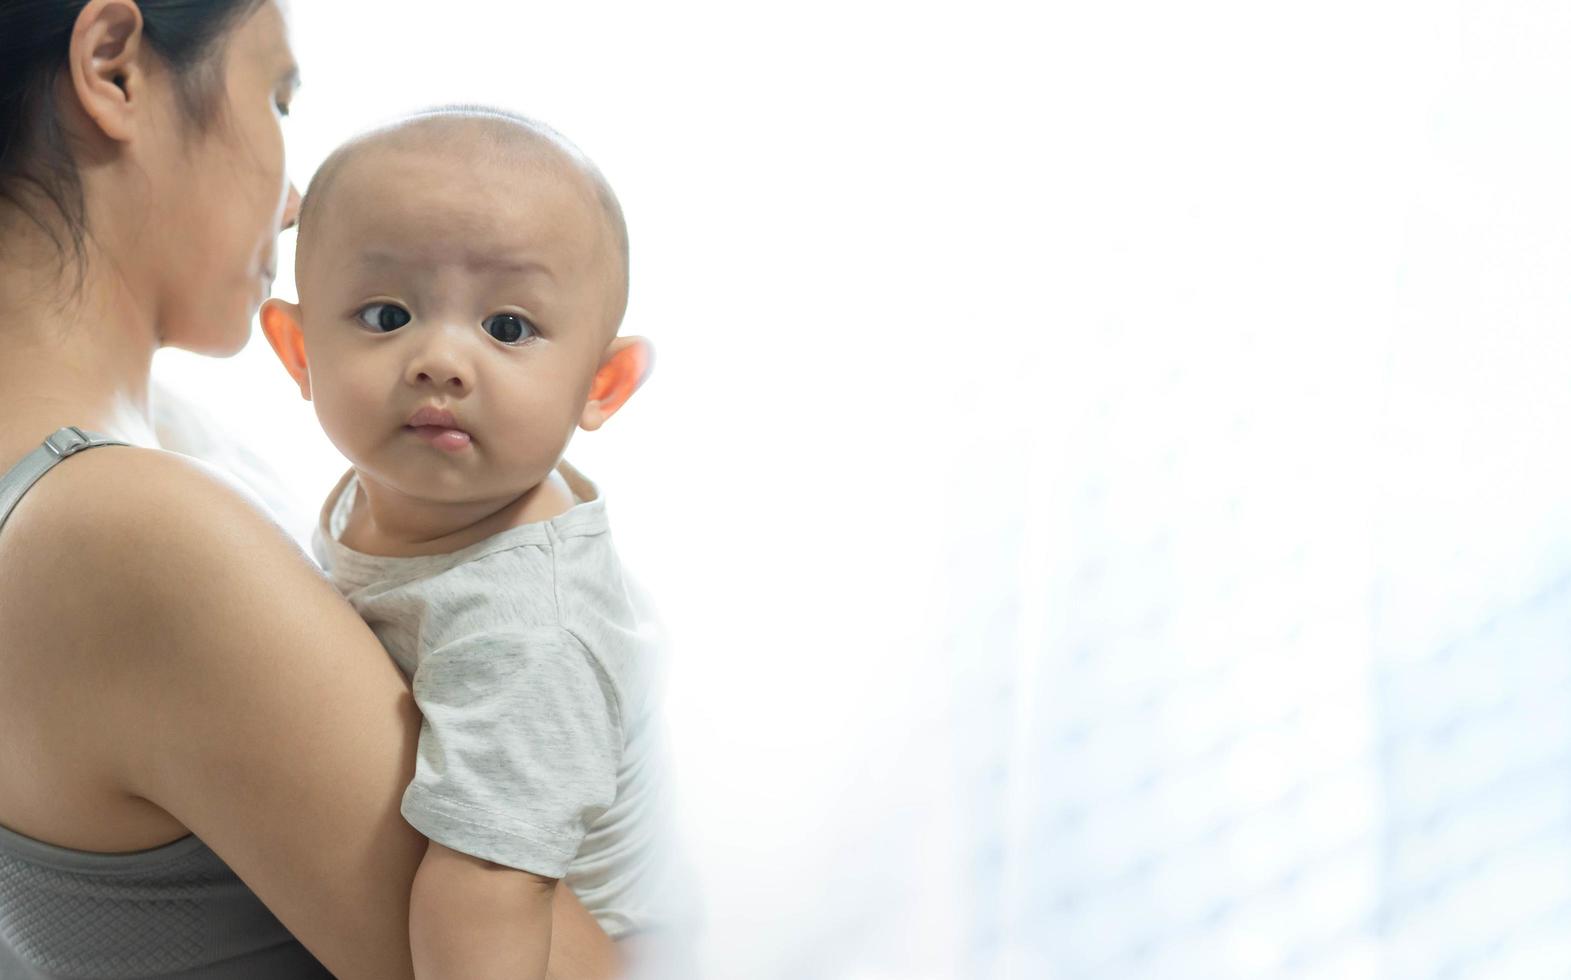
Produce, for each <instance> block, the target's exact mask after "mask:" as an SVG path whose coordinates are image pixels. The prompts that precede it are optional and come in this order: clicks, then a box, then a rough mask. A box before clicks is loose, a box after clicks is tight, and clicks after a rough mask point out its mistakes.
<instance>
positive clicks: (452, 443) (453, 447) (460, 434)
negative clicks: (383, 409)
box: [404, 425, 472, 452]
mask: <svg viewBox="0 0 1571 980" xmlns="http://www.w3.org/2000/svg"><path fill="white" fill-rule="evenodd" d="M404 431H405V432H412V433H414V434H415V435H416V436H419V437H420V438H421V439H424V440H425V441H426V442H428V443H430V444H431V445H433V446H435V447H436V448H437V449H442V450H446V451H447V452H457V451H459V450H460V449H466V448H468V446H469V444H470V442H471V441H472V440H471V439H470V437H469V433H467V432H465V431H464V430H463V429H453V428H449V427H448V426H445V425H406V426H404Z"/></svg>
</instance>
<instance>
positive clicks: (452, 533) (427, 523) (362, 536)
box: [339, 470, 576, 558]
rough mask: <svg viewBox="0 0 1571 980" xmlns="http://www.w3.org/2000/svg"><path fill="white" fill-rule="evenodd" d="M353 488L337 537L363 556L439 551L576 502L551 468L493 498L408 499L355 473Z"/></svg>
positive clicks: (451, 549)
mask: <svg viewBox="0 0 1571 980" xmlns="http://www.w3.org/2000/svg"><path fill="white" fill-rule="evenodd" d="M355 475H356V481H355V482H356V483H357V485H358V489H357V490H356V492H355V501H354V507H353V509H352V510H351V511H350V514H349V520H348V521H347V522H346V523H345V524H344V531H343V534H342V535H340V538H339V540H340V541H342V542H343V544H344V546H345V547H347V548H352V549H354V550H355V551H359V552H361V553H363V554H367V555H382V556H384V557H389V558H408V557H413V556H416V555H444V554H448V553H450V552H454V551H458V550H460V549H462V548H467V547H469V546H470V545H472V544H474V543H475V542H477V541H483V540H484V539H486V538H489V537H490V536H491V535H493V534H498V533H500V532H502V531H505V530H507V529H508V528H511V527H518V526H519V525H522V524H533V523H535V522H536V521H548V520H550V519H551V518H553V517H556V516H558V515H561V514H565V513H566V512H567V511H568V510H570V509H571V508H572V506H573V504H574V503H575V502H576V501H575V500H574V498H573V491H572V489H571V488H570V487H569V486H568V484H567V481H566V480H565V479H563V478H562V475H561V474H560V473H558V472H557V471H556V470H552V471H551V473H550V474H549V475H548V476H547V477H546V478H545V479H544V480H542V481H540V483H538V484H536V485H535V486H533V487H530V488H529V489H528V490H525V491H524V492H523V493H521V494H518V495H516V496H512V497H504V498H500V499H495V500H475V501H465V502H463V503H456V504H452V503H444V502H441V501H434V500H423V499H420V498H416V497H410V496H407V495H404V494H401V493H398V492H397V491H395V490H393V489H392V488H390V487H385V486H382V485H381V484H379V483H377V482H376V481H375V480H372V479H368V478H367V477H366V476H365V474H363V473H361V472H360V471H359V470H356V471H355Z"/></svg>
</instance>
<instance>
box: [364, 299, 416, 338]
mask: <svg viewBox="0 0 1571 980" xmlns="http://www.w3.org/2000/svg"><path fill="white" fill-rule="evenodd" d="M355 316H356V317H358V318H359V320H360V322H361V323H363V324H365V325H366V326H368V327H370V328H371V329H372V330H379V331H381V332H382V333H388V332H391V331H393V330H397V329H398V328H399V327H401V326H403V325H405V324H406V323H408V322H409V321H410V320H411V319H413V317H411V316H410V315H409V311H408V310H406V309H404V308H403V307H402V306H398V305H397V304H394V303H372V304H371V305H370V306H367V307H366V308H365V309H363V310H361V311H360V312H359V313H357V314H355Z"/></svg>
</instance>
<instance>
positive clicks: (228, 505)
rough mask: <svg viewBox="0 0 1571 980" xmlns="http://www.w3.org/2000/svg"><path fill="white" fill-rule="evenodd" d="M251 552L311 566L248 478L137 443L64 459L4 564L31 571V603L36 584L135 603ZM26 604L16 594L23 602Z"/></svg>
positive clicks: (6, 538) (37, 495)
mask: <svg viewBox="0 0 1571 980" xmlns="http://www.w3.org/2000/svg"><path fill="white" fill-rule="evenodd" d="M242 555H243V556H245V557H244V559H243V560H245V561H248V562H253V563H262V564H263V565H264V566H268V567H271V566H276V565H280V564H291V563H294V562H295V561H297V560H299V561H305V562H309V559H306V558H305V557H304V555H303V553H301V552H300V550H299V547H298V546H297V545H296V544H295V543H294V541H293V539H292V538H290V537H289V535H288V533H287V532H286V531H285V530H284V529H283V528H282V527H281V526H279V524H278V523H277V521H276V520H274V519H273V518H272V516H271V515H270V514H269V513H268V511H267V509H266V506H265V505H264V504H263V503H262V502H261V501H260V500H259V499H258V498H257V497H256V496H255V494H254V493H253V492H252V491H250V490H249V489H248V488H246V487H245V486H244V485H243V484H241V483H240V482H239V481H237V480H235V479H234V478H233V477H230V476H228V475H227V474H225V473H224V472H223V471H222V470H219V469H218V468H217V467H214V466H212V465H211V464H208V463H205V462H203V461H201V460H199V459H196V458H194V457H190V456H186V455H183V454H180V453H173V452H168V451H165V450H162V449H148V448H143V447H137V446H102V447H98V448H95V449H89V450H84V451H81V452H78V453H76V454H75V455H74V456H71V457H69V458H67V459H65V460H62V461H61V462H60V463H58V464H56V465H55V467H54V468H53V469H51V470H50V471H49V472H48V473H47V474H46V475H45V476H44V477H43V478H42V479H41V480H40V481H39V482H38V483H37V484H35V485H34V486H33V488H32V489H31V490H29V491H28V493H27V495H26V496H24V497H23V498H22V500H21V502H20V503H19V504H18V505H17V507H16V510H15V511H14V512H13V514H12V516H11V519H10V520H9V521H8V522H7V523H6V525H5V527H4V530H3V533H0V564H4V563H7V562H10V561H15V562H17V563H18V564H19V565H20V566H21V567H26V568H27V569H28V572H29V574H28V575H27V576H26V581H25V582H22V583H17V585H16V588H17V589H19V590H20V592H21V593H22V594H23V595H22V598H25V593H27V592H28V591H30V590H29V589H28V588H27V583H31V585H32V586H33V590H36V591H40V592H45V593H47V592H51V591H55V590H60V589H67V590H69V591H70V592H71V593H73V594H74V595H75V596H76V601H75V603H74V604H77V605H79V606H84V605H88V604H90V603H91V602H92V601H94V600H95V599H96V598H97V597H98V596H99V595H101V594H103V593H106V592H108V593H113V594H120V595H125V596H126V598H127V599H130V600H135V599H137V598H138V597H139V596H140V595H145V594H146V593H147V592H149V591H152V592H155V593H156V592H163V591H164V590H163V589H162V588H161V586H162V585H164V584H178V581H179V580H180V579H189V577H190V576H191V574H192V573H193V571H197V570H200V569H201V568H203V567H212V568H218V567H223V566H226V565H229V564H232V563H234V562H235V561H237V560H241V558H240V556H242ZM171 580H174V581H173V582H171ZM110 583H113V588H112V589H105V588H104V586H106V585H108V584H110ZM0 591H3V592H11V591H12V590H11V589H4V590H0ZM18 597H19V596H18V593H16V592H12V595H11V598H12V599H13V601H14V600H16V599H17V598H18ZM3 601H4V596H0V603H3ZM65 601H66V602H70V601H71V600H70V598H69V597H67V598H66V599H65ZM84 611H88V612H90V611H92V608H91V607H90V608H89V609H87V610H84ZM106 611H107V610H106ZM95 618H96V617H95Z"/></svg>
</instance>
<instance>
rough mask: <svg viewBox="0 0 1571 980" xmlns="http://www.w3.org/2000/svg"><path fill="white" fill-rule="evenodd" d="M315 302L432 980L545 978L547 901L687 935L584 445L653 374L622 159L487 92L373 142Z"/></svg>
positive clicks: (301, 284)
mask: <svg viewBox="0 0 1571 980" xmlns="http://www.w3.org/2000/svg"><path fill="white" fill-rule="evenodd" d="M295 268H296V281H297V286H298V290H299V295H300V302H299V303H298V304H295V303H287V302H282V301H280V300H277V299H274V300H269V301H268V302H267V304H266V305H265V306H264V308H263V310H262V329H263V332H264V333H265V334H266V336H267V339H268V341H269V342H270V343H271V344H272V347H273V350H274V351H275V352H276V353H277V354H278V357H279V358H280V360H282V361H283V364H284V367H285V368H286V369H287V370H288V372H289V374H290V375H291V376H292V377H293V378H294V380H295V382H296V383H297V384H298V385H299V387H300V393H301V395H302V396H304V397H305V398H306V399H308V400H310V401H311V402H312V403H313V404H314V405H315V408H316V414H317V417H318V419H319V420H320V422H321V424H322V427H323V429H324V430H325V431H326V433H327V435H328V437H329V438H330V439H331V440H332V442H333V444H334V445H335V446H337V447H338V449H339V450H340V451H341V452H342V453H343V454H344V456H345V457H347V458H348V459H349V461H350V462H351V463H352V464H353V466H352V468H351V469H350V470H349V472H348V473H346V474H345V475H344V478H343V479H342V480H340V481H339V483H338V486H337V487H336V488H334V490H333V491H332V493H331V494H329V496H328V499H327V502H326V503H325V505H324V506H323V508H322V520H321V522H320V524H319V526H318V527H317V530H316V535H315V538H314V541H313V546H314V550H315V552H316V555H317V559H318V560H319V561H320V562H321V564H322V566H323V568H324V569H326V570H327V572H328V574H329V575H330V577H331V578H332V580H333V582H334V584H335V585H336V586H337V587H338V588H339V590H340V591H341V592H343V593H344V595H345V596H346V597H347V598H348V599H349V600H350V602H352V603H353V604H354V606H355V608H356V610H358V611H359V613H360V615H361V616H362V617H363V618H364V619H365V620H366V622H367V623H369V624H370V626H371V628H372V629H373V630H374V631H375V632H376V634H377V637H378V638H379V639H380V640H381V641H382V644H383V645H384V646H385V647H386V648H387V650H388V652H389V653H390V654H391V655H392V657H393V658H394V659H395V660H396V661H397V662H398V665H399V666H400V667H401V668H402V669H403V670H404V671H405V673H407V674H409V675H410V676H411V677H412V678H413V681H412V683H413V689H414V697H415V701H416V702H417V704H418V705H419V707H420V710H421V712H422V714H423V715H424V719H425V720H424V722H423V724H422V726H421V730H420V743H419V752H418V757H417V762H416V768H415V775H414V780H413V782H411V783H410V784H409V787H408V789H407V790H406V791H405V793H404V797H403V802H402V807H401V810H402V813H403V816H404V818H405V819H406V820H408V821H409V822H410V823H411V824H412V825H413V826H414V827H415V828H417V829H418V830H419V831H420V832H421V833H423V834H425V835H426V836H427V837H428V838H430V841H431V843H430V846H429V849H428V850H427V852H426V855H425V858H424V860H423V861H422V863H421V865H420V869H419V872H418V873H417V875H416V877H415V883H414V890H413V893H412V895H411V900H410V905H411V907H410V943H411V948H412V951H413V955H414V961H415V968H416V973H417V974H418V975H419V976H420V977H422V978H424V977H489V976H507V977H530V976H533V977H541V976H544V975H545V968H546V960H547V955H548V952H549V950H550V945H551V908H552V900H553V899H552V897H553V890H554V888H555V886H556V883H557V881H558V880H559V879H563V878H565V879H566V880H567V883H568V885H569V886H570V887H571V888H572V889H573V891H574V893H575V894H577V896H578V898H579V899H580V900H581V901H582V902H583V904H584V906H585V908H587V909H588V910H589V911H590V913H592V914H593V915H594V916H595V918H596V919H597V920H598V921H599V922H600V924H601V925H602V926H603V927H604V929H605V930H606V932H607V933H608V934H609V935H610V936H611V937H612V938H613V939H621V938H623V937H626V936H628V935H630V934H632V933H640V932H647V931H650V930H656V929H658V928H660V927H663V926H665V925H667V924H668V918H667V912H668V911H669V909H668V907H667V903H668V902H669V901H670V900H671V899H672V894H671V892H670V888H671V887H672V882H673V881H674V880H675V879H674V878H673V871H674V867H675V865H674V864H673V861H672V855H671V853H670V851H669V843H670V842H669V840H668V839H667V838H666V836H665V834H664V830H663V828H664V811H663V808H664V789H663V780H664V773H663V769H662V766H663V763H662V761H661V760H662V756H661V753H660V751H659V726H658V722H657V720H656V714H655V711H654V698H653V691H654V687H655V684H656V680H657V672H658V666H657V664H655V663H654V662H653V650H652V647H651V645H650V644H649V643H648V642H647V638H646V636H645V635H644V634H643V633H642V632H641V631H640V629H639V621H638V617H637V615H636V613H635V608H634V605H633V603H632V601H631V599H630V597H629V595H630V593H629V589H628V587H627V585H626V583H625V581H624V577H623V572H622V570H621V568H620V566H619V564H618V561H617V556H616V552H615V550H614V548H613V546H612V542H611V535H610V531H609V528H608V525H607V519H606V508H605V503H604V501H603V500H602V499H601V497H600V493H599V491H598V490H597V489H596V487H595V485H594V484H593V483H591V482H590V481H589V480H588V479H586V478H585V477H584V476H583V475H582V474H580V473H578V472H577V471H576V470H574V469H573V468H572V467H571V466H569V465H568V464H567V463H566V462H564V461H563V460H562V453H563V450H564V449H565V448H566V446H567V443H568V440H569V438H570V437H571V436H572V434H573V432H574V430H575V428H583V429H588V430H593V429H598V428H599V427H600V426H601V425H603V424H604V423H605V421H606V420H607V419H609V418H610V417H611V416H612V415H613V414H614V413H615V412H616V411H617V410H618V409H619V408H621V406H622V405H623V404H624V403H625V402H626V401H627V399H628V398H629V396H631V395H632V394H633V393H634V392H635V391H636V390H637V389H638V387H639V385H640V384H641V383H642V382H643V381H644V379H645V378H646V377H647V376H648V374H649V370H650V366H651V350H650V346H649V344H648V343H647V342H646V341H644V340H643V339H641V338H638V337H619V336H618V335H617V331H618V328H619V326H620V324H621V320H622V314H623V311H624V310H625V308H626V304H627V288H628V247H627V232H626V227H625V225H624V224H623V220H622V212H621V208H620V206H619V205H618V203H617V200H616V197H615V195H614V194H613V193H612V191H611V188H610V187H609V185H607V183H606V181H605V179H604V178H603V177H602V176H601V175H600V172H599V171H598V170H596V169H595V167H594V165H593V164H591V163H590V162H589V161H588V160H587V159H585V157H584V156H583V155H582V154H581V153H579V152H578V150H577V149H576V148H574V147H573V146H572V145H571V144H570V143H568V142H567V141H566V140H564V139H563V138H562V137H561V136H559V135H558V134H556V133H555V132H553V131H551V130H549V129H547V128H545V127H543V126H541V125H539V124H537V123H534V122H531V121H530V120H527V119H524V118H522V117H517V116H513V115H510V114H507V113H504V112H499V111H495V110H489V109H475V108H458V109H443V110H435V111H432V112H428V113H422V114H419V115H416V116H414V117H411V118H409V119H406V120H404V121H401V122H399V123H396V124H394V125H391V126H387V127H385V128H382V129H379V130H376V131H374V132H372V133H370V134H368V135H366V136H363V137H360V138H358V139H356V140H353V141H351V142H350V143H348V144H347V145H345V146H343V147H341V148H340V149H338V150H337V151H336V152H334V153H333V154H332V156H331V157H329V158H328V160H327V161H326V162H325V163H324V164H323V165H322V167H321V169H320V170H319V171H318V172H317V174H316V176H315V178H314V179H313V180H312V182H311V185H310V188H309V190H308V191H307V194H306V198H305V201H304V203H303V205H302V209H301V216H300V226H299V237H298V242H297V249H296V259H295Z"/></svg>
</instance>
